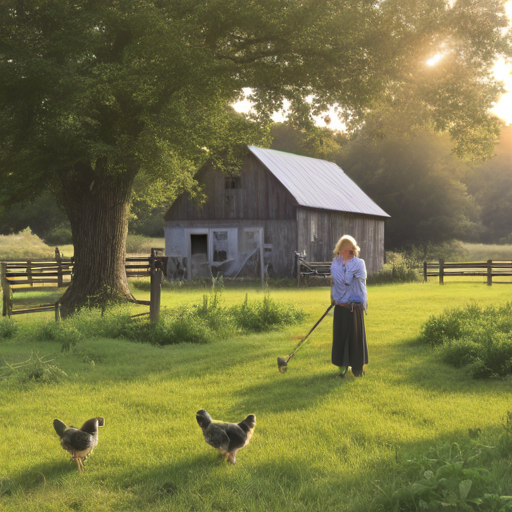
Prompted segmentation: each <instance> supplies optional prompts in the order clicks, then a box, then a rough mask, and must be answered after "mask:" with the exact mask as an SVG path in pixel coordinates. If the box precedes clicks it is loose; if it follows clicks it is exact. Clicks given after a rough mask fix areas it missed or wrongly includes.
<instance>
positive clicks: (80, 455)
mask: <svg viewBox="0 0 512 512" xmlns="http://www.w3.org/2000/svg"><path fill="white" fill-rule="evenodd" d="M103 425H105V420H104V419H103V418H92V419H90V420H88V421H86V422H85V423H84V424H83V425H82V427H81V428H79V429H78V428H75V427H71V426H70V427H68V426H67V425H66V424H65V423H63V422H62V421H60V420H53V427H54V428H55V432H57V434H58V435H59V437H60V444H61V446H62V448H64V450H66V451H68V452H69V453H70V454H71V460H76V463H77V465H78V470H79V471H80V472H82V471H83V470H84V461H85V459H86V458H87V456H88V455H89V454H90V453H91V452H92V450H93V448H94V447H95V446H96V445H97V444H98V428H99V427H103Z"/></svg>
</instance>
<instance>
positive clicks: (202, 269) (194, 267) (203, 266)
mask: <svg viewBox="0 0 512 512" xmlns="http://www.w3.org/2000/svg"><path fill="white" fill-rule="evenodd" d="M190 267H191V269H190V270H191V275H190V277H191V278H192V279H193V278H196V277H210V266H209V264H208V234H207V233H204V234H203V233H200V234H190Z"/></svg>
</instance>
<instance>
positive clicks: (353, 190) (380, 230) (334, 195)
mask: <svg viewBox="0 0 512 512" xmlns="http://www.w3.org/2000/svg"><path fill="white" fill-rule="evenodd" d="M196 179H197V180H198V182H199V183H200V184H202V186H203V190H204V192H205V193H206V196H207V201H206V203H204V204H202V205H198V204H197V203H195V202H194V201H192V200H190V198H189V197H188V195H187V194H183V195H181V196H180V197H178V198H177V199H176V201H175V202H174V203H173V204H172V205H171V207H170V208H169V210H168V211H167V213H166V214H165V226H164V229H165V251H166V255H167V256H168V258H169V259H168V261H169V268H168V274H167V275H168V276H174V277H180V278H182V277H185V278H187V279H192V278H196V277H209V276H211V275H213V276H215V275H218V273H221V274H222V275H224V276H227V277H237V276H245V275H253V276H258V275H262V272H264V271H267V272H268V274H269V275H270V276H272V277H291V276H292V275H293V273H294V269H295V251H297V252H300V253H303V254H304V253H305V254H306V259H307V260H308V261H330V260H332V251H333V248H334V245H335V243H336V241H337V240H338V239H339V237H340V236H341V235H343V234H350V235H352V236H353V237H354V238H355V239H356V240H357V242H358V244H359V245H360V247H361V254H360V257H361V258H363V259H364V260H365V262H366V266H367V269H368V272H369V273H372V272H377V271H378V270H380V268H381V267H382V265H383V263H384V224H385V220H386V219H387V218H388V217H389V215H388V214H387V213H386V212H385V211H384V210H382V209H381V208H380V207H379V206H378V205H377V204H375V203H374V202H373V201H372V200H371V199H370V198H369V197H368V196H367V195H366V194H365V193H364V192H363V191H362V190H361V189H360V188H359V187H358V186H357V185H356V184H355V183H354V182H353V181H352V180H351V179H350V178H349V177H348V176H347V175H346V174H345V173H344V172H343V170H342V169H340V167H338V166H337V165H336V164H335V163H333V162H328V161H326V160H319V159H316V158H309V157H304V156H299V155H294V154H291V153H285V152H282V151H276V150H272V149H263V148H259V147H255V146H248V152H247V155H246V157H245V158H244V160H243V164H242V168H241V171H240V173H239V174H238V175H236V176H226V175H225V174H223V173H222V172H221V171H219V170H216V169H215V168H214V167H213V166H212V165H211V164H210V163H207V164H206V165H204V166H203V167H202V168H201V169H200V170H199V171H198V173H197V174H196Z"/></svg>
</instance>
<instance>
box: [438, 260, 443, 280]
mask: <svg viewBox="0 0 512 512" xmlns="http://www.w3.org/2000/svg"><path fill="white" fill-rule="evenodd" d="M439 284H444V260H443V259H440V260H439Z"/></svg>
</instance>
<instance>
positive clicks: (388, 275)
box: [366, 252, 419, 285]
mask: <svg viewBox="0 0 512 512" xmlns="http://www.w3.org/2000/svg"><path fill="white" fill-rule="evenodd" d="M386 260H387V262H386V263H385V264H384V265H383V267H382V269H381V270H380V271H379V272H376V273H375V274H370V275H369V276H368V279H367V280H366V283H367V284H369V285H373V284H389V283H408V282H414V281H418V280H419V274H418V271H417V265H416V262H415V261H414V260H412V259H410V258H408V257H407V256H406V255H405V254H401V253H393V252H388V253H386Z"/></svg>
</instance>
